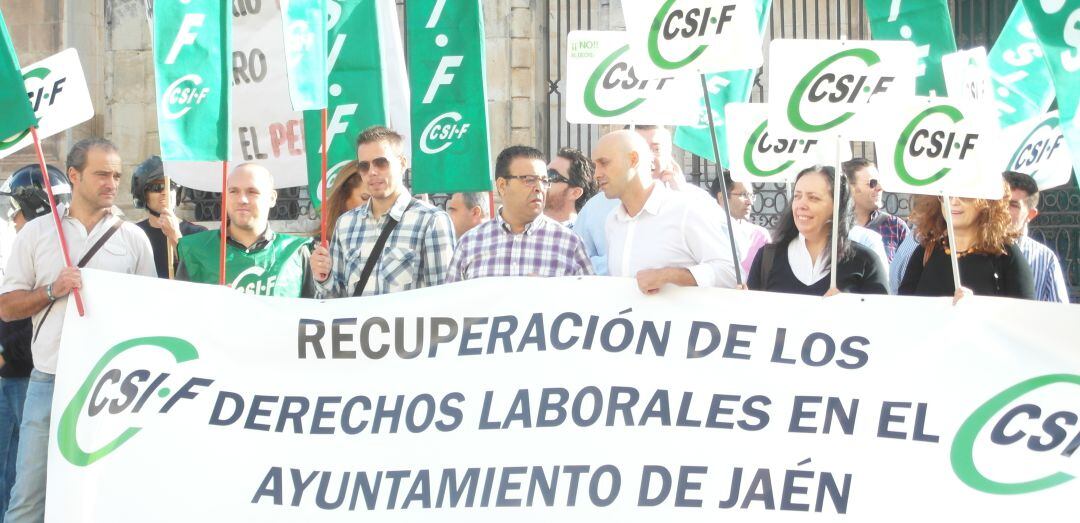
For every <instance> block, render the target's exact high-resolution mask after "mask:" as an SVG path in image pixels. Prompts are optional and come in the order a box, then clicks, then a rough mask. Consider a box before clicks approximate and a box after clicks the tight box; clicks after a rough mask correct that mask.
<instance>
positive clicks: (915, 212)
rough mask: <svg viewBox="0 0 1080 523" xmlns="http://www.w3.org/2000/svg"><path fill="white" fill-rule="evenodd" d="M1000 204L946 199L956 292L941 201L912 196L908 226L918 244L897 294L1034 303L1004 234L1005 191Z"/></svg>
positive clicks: (1023, 267)
mask: <svg viewBox="0 0 1080 523" xmlns="http://www.w3.org/2000/svg"><path fill="white" fill-rule="evenodd" d="M1003 193H1004V194H1003V197H1002V198H1001V199H1000V200H983V199H979V198H956V197H953V198H951V199H950V200H949V201H950V204H951V205H952V219H953V229H954V233H955V234H956V255H957V257H958V258H959V265H960V282H961V284H962V285H963V287H962V288H961V289H957V288H956V283H955V282H954V281H953V274H952V260H951V259H950V250H949V238H948V231H947V228H946V224H945V216H944V215H943V214H942V213H943V212H944V211H943V208H944V206H945V205H944V202H943V201H942V200H941V199H940V198H939V197H936V196H916V197H915V200H914V203H913V205H912V212H911V222H912V223H913V224H914V225H915V229H916V231H918V232H917V239H918V241H919V246H918V247H916V248H915V252H914V253H913V254H912V255H911V260H910V261H909V262H908V266H907V272H906V273H905V274H904V281H903V282H901V283H900V294H907V295H914V296H955V297H956V299H959V298H960V297H961V296H963V295H965V294H977V295H980V296H983V295H985V296H1006V297H1011V298H1023V299H1028V300H1031V299H1034V298H1035V288H1034V284H1033V283H1032V278H1031V269H1030V267H1028V263H1027V261H1026V260H1025V259H1024V256H1023V254H1021V253H1020V249H1019V248H1018V247H1017V246H1016V243H1015V241H1014V240H1015V239H1016V233H1012V232H1009V225H1010V223H1011V221H1010V217H1009V191H1008V188H1007V187H1005V189H1004V190H1003Z"/></svg>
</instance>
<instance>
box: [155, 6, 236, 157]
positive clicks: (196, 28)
mask: <svg viewBox="0 0 1080 523" xmlns="http://www.w3.org/2000/svg"><path fill="white" fill-rule="evenodd" d="M230 7H231V2H222V1H220V0H187V1H159V2H156V3H155V5H154V73H155V75H154V76H155V79H156V80H157V101H158V106H157V117H158V138H159V139H160V140H161V157H162V159H165V160H176V161H221V160H226V159H228V157H229V132H228V130H229V78H230V75H231V74H232V69H231V59H232V34H231V33H232V31H231V22H232V9H231V8H230Z"/></svg>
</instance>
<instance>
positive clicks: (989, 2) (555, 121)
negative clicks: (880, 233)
mask: <svg viewBox="0 0 1080 523" xmlns="http://www.w3.org/2000/svg"><path fill="white" fill-rule="evenodd" d="M619 1H620V0H545V2H544V8H545V9H546V12H547V14H548V16H547V26H545V27H544V28H543V31H542V33H543V34H544V35H545V36H546V37H547V39H548V41H547V45H546V46H545V50H546V51H545V56H544V57H545V62H544V63H545V65H544V67H545V70H544V74H545V76H544V78H545V80H546V86H547V100H546V101H547V104H546V111H545V118H546V129H547V135H546V136H545V137H544V139H543V143H542V145H543V147H544V150H545V151H547V152H548V154H550V155H553V154H554V153H555V151H557V150H558V148H559V147H563V146H568V145H569V146H574V147H578V148H580V149H582V150H584V151H589V150H591V149H592V144H593V143H594V142H595V141H596V139H597V138H598V137H599V135H600V129H599V126H594V125H581V124H570V123H568V122H566V110H565V95H564V87H565V78H566V63H565V54H566V46H565V42H566V35H567V33H568V32H570V31H572V30H589V29H594V30H602V29H610V28H612V27H617V26H621V24H622V21H621V20H607V19H606V18H605V15H606V14H608V13H610V11H611V8H612V4H616V3H617V2H619ZM622 1H632V0H622ZM1016 2H1017V0H949V9H950V12H951V13H952V18H953V20H952V21H953V33H954V34H955V36H956V44H957V47H958V48H960V49H968V48H972V47H978V46H984V47H986V48H987V49H989V48H990V47H991V46H992V45H993V43H994V42H995V41H996V40H997V37H998V34H999V33H1000V32H1001V29H1002V27H1003V26H1004V25H1005V21H1006V20H1007V19H1008V18H1009V15H1010V14H1011V13H1012V10H1013V8H1014V7H1015V5H1016ZM602 22H607V23H602ZM841 35H844V36H845V37H846V38H849V39H866V38H869V37H870V24H869V22H868V20H867V18H866V11H865V6H864V4H863V2H862V1H861V0H774V1H773V6H772V16H771V18H770V20H769V24H768V27H767V28H766V33H765V37H766V38H767V39H768V40H772V39H774V38H815V39H834V38H840V37H841ZM766 67H767V64H766ZM765 72H767V71H765ZM751 100H753V101H756V102H760V101H765V86H764V84H763V82H762V72H761V71H759V73H758V76H757V78H756V80H755V85H754V89H753V93H752V95H751ZM855 152H856V154H859V155H862V156H866V157H868V158H874V157H875V154H874V150H873V146H872V144H856V150H855ZM683 169H684V171H685V172H686V174H687V177H688V178H689V179H690V180H692V181H693V183H696V184H698V185H701V186H703V187H704V186H707V185H708V183H709V182H711V181H712V180H713V179H714V178H715V177H716V166H715V165H714V164H713V163H712V162H709V161H707V160H705V159H703V158H701V157H698V156H695V155H690V154H686V155H685V158H684V161H683ZM754 187H755V192H756V193H757V197H756V201H755V202H754V219H755V220H756V221H757V222H758V223H760V224H761V225H764V226H766V227H769V226H771V225H773V224H774V223H775V221H776V217H777V213H778V212H780V210H782V209H784V208H785V207H786V205H787V199H788V196H787V189H786V186H785V185H782V184H771V183H770V184H754ZM885 208H886V210H887V211H888V212H890V213H892V214H896V215H899V216H907V214H908V211H909V210H910V208H909V199H908V197H907V196H906V195H896V194H887V195H886V197H885ZM1040 208H1041V210H1042V214H1041V215H1040V216H1039V218H1038V219H1037V220H1036V221H1035V222H1034V223H1033V224H1032V227H1031V235H1032V236H1033V237H1035V238H1036V239H1037V240H1039V241H1043V242H1044V243H1046V244H1047V245H1049V246H1050V247H1051V248H1053V249H1054V250H1056V251H1057V252H1058V254H1059V256H1060V258H1061V261H1062V265H1063V269H1064V270H1065V272H1066V277H1067V278H1068V280H1069V283H1070V291H1071V295H1072V298H1073V301H1074V302H1077V301H1080V191H1078V190H1077V184H1076V183H1070V184H1068V185H1066V186H1064V187H1062V188H1058V189H1054V190H1050V191H1046V192H1045V193H1044V195H1043V203H1042V204H1041V206H1040Z"/></svg>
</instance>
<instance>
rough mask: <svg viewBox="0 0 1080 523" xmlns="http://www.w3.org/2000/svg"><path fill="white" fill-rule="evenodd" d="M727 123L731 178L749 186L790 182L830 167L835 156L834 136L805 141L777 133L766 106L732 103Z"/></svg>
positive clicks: (725, 111) (727, 111) (727, 106)
mask: <svg viewBox="0 0 1080 523" xmlns="http://www.w3.org/2000/svg"><path fill="white" fill-rule="evenodd" d="M724 113H725V118H726V121H727V138H728V143H727V146H728V158H729V159H730V162H731V166H730V167H731V178H732V179H733V180H736V181H740V182H747V183H765V182H767V183H788V182H790V181H792V180H794V179H795V175H796V174H798V173H799V171H801V170H803V169H805V168H807V167H810V166H813V165H815V164H830V163H832V161H833V159H834V158H835V156H836V139H835V137H828V136H823V137H821V138H804V137H799V136H796V135H793V134H785V133H782V132H775V131H774V130H773V129H772V128H771V126H770V125H769V108H768V105H766V104H755V103H730V104H727V105H726V106H725V107H724Z"/></svg>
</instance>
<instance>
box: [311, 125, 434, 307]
mask: <svg viewBox="0 0 1080 523" xmlns="http://www.w3.org/2000/svg"><path fill="white" fill-rule="evenodd" d="M356 142H357V148H356V159H357V168H358V170H359V172H360V176H362V177H363V179H364V183H365V184H367V188H368V192H369V193H370V194H371V199H369V200H368V201H367V203H365V204H363V205H361V206H360V207H357V208H355V209H353V210H351V211H349V212H347V213H345V214H342V215H341V217H340V218H338V221H337V224H336V226H335V228H334V234H333V235H332V238H333V241H332V242H331V243H330V244H329V246H325V245H319V246H317V247H316V248H315V252H314V253H312V255H311V271H312V273H313V274H314V276H315V281H316V285H317V290H318V297H319V298H338V297H345V296H371V295H376V294H388V293H391V292H399V291H405V290H410V289H419V288H422V287H430V286H434V285H440V284H442V283H443V282H444V281H446V275H447V267H448V266H449V265H450V258H451V257H452V256H453V255H454V225H453V222H451V220H450V216H449V215H447V214H446V212H445V211H443V210H442V209H439V208H437V207H434V206H433V205H431V204H430V203H427V202H424V201H421V200H418V199H416V198H413V197H412V195H411V194H409V191H408V190H407V189H406V188H405V185H404V182H403V181H402V179H403V178H404V174H405V169H406V168H407V167H408V166H409V164H408V159H407V158H405V154H404V152H403V142H404V140H403V139H402V137H401V135H400V134H398V133H396V132H394V131H392V130H390V129H388V128H386V127H382V126H374V127H369V128H367V129H365V130H364V131H363V132H361V133H360V136H359V137H358V138H357V140H356Z"/></svg>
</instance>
